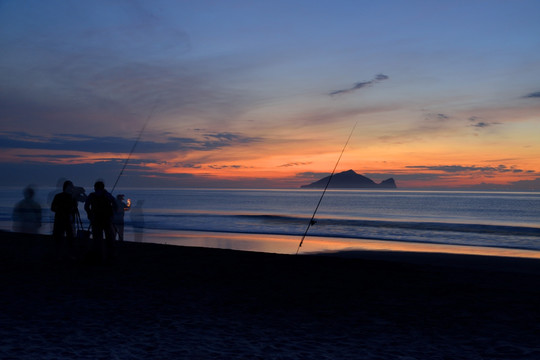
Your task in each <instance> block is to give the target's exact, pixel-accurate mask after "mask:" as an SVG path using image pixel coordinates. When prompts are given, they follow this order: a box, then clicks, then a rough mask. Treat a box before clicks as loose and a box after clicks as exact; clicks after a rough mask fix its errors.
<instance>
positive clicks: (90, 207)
mask: <svg viewBox="0 0 540 360" xmlns="http://www.w3.org/2000/svg"><path fill="white" fill-rule="evenodd" d="M60 185H61V189H60V188H59V186H60ZM59 190H61V191H60V192H58V191H59ZM23 195H24V199H22V200H21V201H19V202H17V204H16V205H15V207H14V208H13V215H12V218H13V230H14V231H16V232H24V233H35V234H37V233H39V232H40V228H41V226H42V209H41V206H40V205H39V203H38V202H37V201H36V200H35V199H34V195H35V190H34V188H33V187H32V186H27V187H26V188H25V189H24V190H23ZM124 198H125V195H123V194H119V195H117V196H116V198H114V197H113V196H112V195H111V194H110V193H109V192H108V191H107V190H106V189H105V184H104V182H103V181H96V183H95V184H94V191H93V192H92V193H90V194H89V195H88V196H87V195H86V193H85V190H84V188H82V187H80V186H75V185H74V184H73V182H72V181H70V180H66V179H64V178H62V179H60V180H59V182H58V184H57V190H56V191H55V192H51V193H49V196H48V202H49V203H50V209H51V211H52V213H53V214H54V219H53V220H52V219H51V220H52V222H53V226H52V235H53V239H54V243H55V246H56V256H57V257H58V259H75V258H76V257H77V256H79V255H81V251H82V252H83V253H85V255H86V256H88V257H92V258H95V259H96V260H99V261H101V262H109V261H110V260H112V259H113V257H114V255H115V254H114V242H115V240H118V241H124V215H125V212H126V211H129V210H130V209H131V201H130V200H129V199H128V200H127V201H126V200H124ZM79 202H81V203H84V210H85V211H86V214H87V217H88V220H89V221H90V225H89V227H88V229H85V228H84V227H83V221H82V219H81V216H80V214H79V210H78V203H79ZM142 203H143V202H142V200H139V201H138V202H137V206H135V207H134V208H133V211H132V216H131V221H132V224H133V228H134V232H135V241H141V240H142V232H143V227H144V216H143V213H142ZM88 230H91V231H88ZM90 234H91V236H90ZM76 240H77V241H76ZM84 247H86V249H82V248H84Z"/></svg>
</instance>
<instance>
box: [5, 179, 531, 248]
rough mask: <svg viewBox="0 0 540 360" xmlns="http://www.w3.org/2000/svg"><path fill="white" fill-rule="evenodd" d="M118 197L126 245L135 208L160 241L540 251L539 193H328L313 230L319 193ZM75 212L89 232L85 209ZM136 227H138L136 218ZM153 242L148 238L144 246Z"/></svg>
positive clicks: (162, 192)
mask: <svg viewBox="0 0 540 360" xmlns="http://www.w3.org/2000/svg"><path fill="white" fill-rule="evenodd" d="M51 192H54V189H38V191H37V194H36V200H37V201H38V202H40V204H41V205H42V207H43V220H44V224H43V226H42V230H41V232H42V233H50V232H51V228H52V226H51V222H52V218H53V214H52V213H51V212H50V210H49V207H50V204H49V203H50V198H51V196H50V194H51ZM121 192H122V193H123V194H125V197H126V199H127V198H129V199H130V200H131V202H132V206H133V207H132V210H130V211H128V212H126V216H125V222H126V238H127V239H128V240H129V239H130V238H133V237H135V236H136V235H137V233H140V232H141V231H142V229H141V228H138V227H135V228H132V227H131V225H137V224H135V223H134V222H133V221H132V219H131V217H130V213H135V210H136V207H137V208H138V210H139V212H142V214H143V216H144V232H145V234H160V236H161V237H163V236H164V234H168V236H169V238H174V234H179V233H185V232H189V233H190V234H197V233H214V234H251V235H253V236H254V235H273V237H270V238H268V239H267V240H265V241H276V239H279V237H280V236H281V239H290V241H294V242H297V241H300V239H301V238H302V236H303V235H304V234H306V233H307V239H306V240H305V241H307V242H309V241H311V240H310V239H318V240H321V239H327V240H328V242H331V241H335V239H342V240H345V239H346V244H347V247H352V248H354V247H355V244H358V245H361V243H362V241H366V240H380V241H393V242H395V241H398V242H404V243H423V244H444V245H465V246H475V247H496V248H508V249H527V250H535V251H540V193H537V192H471V191H406V190H330V191H327V192H326V194H325V195H324V197H323V198H322V201H321V202H320V205H319V207H318V210H317V213H316V214H315V217H314V220H315V223H314V224H313V225H311V226H309V224H310V219H311V217H312V216H313V213H314V211H315V209H316V208H317V204H319V201H320V200H321V195H322V191H321V190H298V189H294V190H281V189H280V190H224V189H121ZM116 193H119V192H118V191H116ZM21 198H22V189H14V188H1V189H0V229H2V230H10V229H11V214H12V210H13V206H14V205H15V203H16V202H17V201H18V200H20V199H21ZM47 198H48V199H47ZM137 204H138V205H137ZM79 209H80V212H81V215H82V218H83V220H84V222H85V226H87V221H86V219H85V218H86V217H85V214H84V210H83V205H82V204H80V205H79ZM138 222H139V224H138V225H142V224H141V221H140V219H139V221H138ZM193 236H196V235H193ZM228 237H229V238H230V239H232V238H234V236H232V235H230V236H228ZM244 237H245V236H244ZM157 238H159V236H157V237H156V236H148V235H147V236H145V237H144V241H153V239H154V240H155V239H157ZM238 239H240V238H238ZM186 241H187V240H186ZM175 243H179V244H182V242H181V241H180V242H178V241H177V242H175ZM212 244H213V245H210V246H217V247H232V248H235V246H234V245H232V246H231V244H230V241H229V242H226V245H224V246H221V245H220V244H219V242H213V243H212ZM288 248H290V246H289V247H288ZM253 250H258V248H256V249H253ZM283 252H288V250H287V251H283Z"/></svg>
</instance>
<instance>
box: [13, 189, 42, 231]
mask: <svg viewBox="0 0 540 360" xmlns="http://www.w3.org/2000/svg"><path fill="white" fill-rule="evenodd" d="M34 195H35V190H34V188H33V187H32V186H30V185H28V186H27V187H26V188H24V190H23V196H24V199H23V200H21V201H19V202H18V203H17V204H15V207H14V208H13V231H16V232H23V233H31V234H37V233H39V228H40V227H41V205H39V203H38V202H37V201H35V200H34Z"/></svg>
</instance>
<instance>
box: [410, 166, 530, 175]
mask: <svg viewBox="0 0 540 360" xmlns="http://www.w3.org/2000/svg"><path fill="white" fill-rule="evenodd" d="M406 168H407V169H419V170H428V171H439V172H443V173H462V172H471V171H472V172H482V173H488V174H489V173H510V172H511V173H520V172H529V170H523V169H517V168H516V167H515V166H511V167H508V166H506V165H499V166H474V165H473V166H462V165H438V166H426V165H414V166H406Z"/></svg>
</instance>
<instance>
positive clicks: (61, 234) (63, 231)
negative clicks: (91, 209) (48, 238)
mask: <svg viewBox="0 0 540 360" xmlns="http://www.w3.org/2000/svg"><path fill="white" fill-rule="evenodd" d="M72 193H73V183H72V182H71V181H69V180H66V181H64V185H63V186H62V192H61V193H58V194H56V195H55V196H54V198H53V201H52V203H51V211H52V212H54V224H53V238H54V239H55V242H56V245H57V251H58V255H60V256H65V255H69V254H70V253H71V252H72V250H73V240H74V232H75V231H74V228H73V225H74V223H75V218H76V214H77V212H78V209H77V200H76V199H75V198H74V197H73V195H72Z"/></svg>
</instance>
